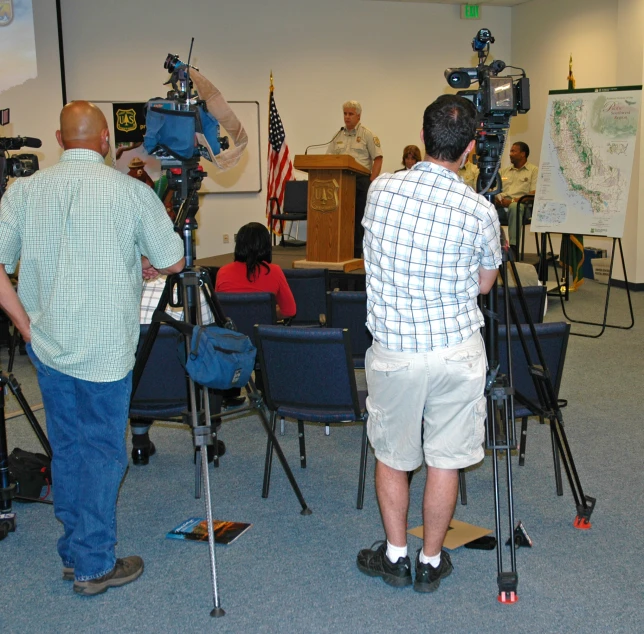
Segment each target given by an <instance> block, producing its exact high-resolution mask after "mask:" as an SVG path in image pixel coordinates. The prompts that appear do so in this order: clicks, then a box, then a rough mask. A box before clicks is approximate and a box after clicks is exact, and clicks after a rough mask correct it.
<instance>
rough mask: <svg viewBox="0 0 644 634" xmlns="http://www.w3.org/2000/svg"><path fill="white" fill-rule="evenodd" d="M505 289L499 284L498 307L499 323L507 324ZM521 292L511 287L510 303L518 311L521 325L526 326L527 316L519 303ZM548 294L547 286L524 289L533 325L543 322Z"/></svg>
mask: <svg viewBox="0 0 644 634" xmlns="http://www.w3.org/2000/svg"><path fill="white" fill-rule="evenodd" d="M504 289H505V287H504V286H502V285H501V284H499V285H498V286H497V306H498V311H499V323H500V324H504V323H505V309H504V300H505V290H504ZM518 293H519V292H518V291H517V289H516V287H512V286H511V287H510V295H509V297H510V301H511V302H512V304H513V306H514V308H515V309H516V311H517V317H518V318H519V323H522V324H526V323H528V320H527V319H526V315H525V313H524V312H523V308H522V306H521V303H520V302H519V294H518ZM546 293H547V289H546V287H545V286H526V287H525V288H523V296H524V298H525V302H526V306H527V308H528V314H529V315H530V319H531V320H532V323H533V324H540V323H542V322H543V312H544V309H545V305H546ZM510 319H512V312H510Z"/></svg>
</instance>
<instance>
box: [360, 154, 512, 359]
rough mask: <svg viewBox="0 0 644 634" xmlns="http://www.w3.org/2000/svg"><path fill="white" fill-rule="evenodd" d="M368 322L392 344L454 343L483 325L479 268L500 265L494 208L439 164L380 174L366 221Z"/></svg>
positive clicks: (412, 347) (418, 348)
mask: <svg viewBox="0 0 644 634" xmlns="http://www.w3.org/2000/svg"><path fill="white" fill-rule="evenodd" d="M362 224H363V226H364V229H365V236H364V260H365V270H366V273H367V326H368V328H369V330H370V331H371V333H372V335H373V337H374V339H375V340H376V341H378V342H379V343H380V344H382V345H383V346H385V347H386V348H388V349H389V350H398V351H404V352H426V351H431V350H435V349H438V348H445V347H450V346H453V345H456V344H458V343H460V342H461V341H465V340H466V339H468V338H469V337H470V336H471V335H472V334H473V333H474V332H476V331H477V330H479V328H480V327H481V326H482V325H483V316H482V314H481V312H480V310H479V309H478V306H477V302H476V299H477V296H478V294H479V285H478V270H479V267H483V268H485V269H495V268H498V267H499V266H500V264H501V245H500V227H499V220H498V216H497V213H496V210H495V209H494V206H493V205H491V204H490V203H489V202H488V201H486V200H485V199H484V198H483V197H482V196H479V195H478V194H476V193H475V192H474V191H473V190H472V189H471V188H470V187H468V186H467V185H465V183H463V181H462V180H461V179H460V178H459V177H458V176H457V175H456V174H454V172H452V171H450V170H448V169H447V168H445V167H442V166H439V165H437V164H435V163H429V162H422V163H417V164H416V165H415V166H414V167H413V168H412V169H411V170H407V171H403V172H398V173H396V174H383V175H382V176H380V177H379V178H377V179H376V180H375V181H374V182H373V183H372V184H371V187H370V189H369V195H368V200H367V208H366V211H365V216H364V220H363V222H362Z"/></svg>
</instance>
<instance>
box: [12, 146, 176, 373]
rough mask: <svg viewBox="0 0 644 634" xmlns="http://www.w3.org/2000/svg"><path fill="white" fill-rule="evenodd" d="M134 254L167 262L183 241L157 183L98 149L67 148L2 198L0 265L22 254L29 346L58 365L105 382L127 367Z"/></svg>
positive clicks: (134, 330)
mask: <svg viewBox="0 0 644 634" xmlns="http://www.w3.org/2000/svg"><path fill="white" fill-rule="evenodd" d="M141 255H146V256H147V257H148V258H149V260H150V262H151V263H152V265H153V266H155V267H157V268H165V267H168V266H171V265H173V264H176V263H177V262H178V261H179V260H180V259H181V257H182V256H183V243H182V241H181V238H180V237H179V236H178V235H177V234H176V233H175V232H174V230H173V227H172V222H171V221H170V219H169V218H168V215H167V214H166V211H165V208H164V207H163V204H162V203H161V201H160V200H159V199H158V198H157V196H156V195H155V193H154V191H152V189H151V188H150V187H148V186H147V185H144V184H143V183H141V182H140V181H138V180H136V179H134V178H131V177H130V176H126V175H125V174H121V173H120V172H118V171H116V170H115V169H114V168H112V167H108V166H107V165H105V163H104V161H103V158H102V157H101V155H100V154H98V153H97V152H94V151H92V150H84V149H75V150H67V151H66V152H64V153H63V155H62V156H61V159H60V162H59V163H58V164H57V165H54V166H52V167H50V168H48V169H45V170H42V171H40V172H37V173H36V174H34V175H33V176H30V177H29V178H19V179H18V180H16V181H15V182H14V183H13V184H12V185H11V187H9V189H8V190H7V193H6V194H5V196H4V197H3V199H2V207H1V210H0V263H2V264H5V265H6V270H7V272H9V273H11V272H12V271H14V270H15V268H16V265H17V263H18V259H19V258H20V279H19V283H18V295H19V297H20V300H21V302H22V304H23V306H24V307H25V310H26V311H27V314H28V315H29V319H30V321H31V337H32V345H33V349H34V352H35V353H36V355H37V356H38V358H39V359H40V360H41V361H42V362H43V363H44V364H45V365H48V366H50V367H52V368H54V369H55V370H58V371H59V372H62V373H64V374H67V375H69V376H72V377H75V378H78V379H82V380H85V381H93V382H107V381H117V380H120V379H122V378H124V377H125V376H126V375H127V374H128V372H129V371H130V370H131V369H132V367H133V366H134V354H135V351H136V346H137V342H138V339H139V304H140V301H141V284H142V274H141Z"/></svg>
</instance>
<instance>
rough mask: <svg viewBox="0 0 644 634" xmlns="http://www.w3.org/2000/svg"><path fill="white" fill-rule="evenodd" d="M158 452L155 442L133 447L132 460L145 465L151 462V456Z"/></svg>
mask: <svg viewBox="0 0 644 634" xmlns="http://www.w3.org/2000/svg"><path fill="white" fill-rule="evenodd" d="M156 452H157V448H156V447H155V446H154V443H153V442H150V443H149V444H147V445H143V446H142V447H132V462H133V463H134V464H136V465H145V464H148V462H150V456H153V455H154V454H155V453H156Z"/></svg>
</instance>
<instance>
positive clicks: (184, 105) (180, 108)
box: [143, 47, 229, 167]
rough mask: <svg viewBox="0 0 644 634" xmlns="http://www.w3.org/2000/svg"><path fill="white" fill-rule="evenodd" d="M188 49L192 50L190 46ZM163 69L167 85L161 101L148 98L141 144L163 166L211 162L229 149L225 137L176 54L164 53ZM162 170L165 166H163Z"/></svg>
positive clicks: (189, 67)
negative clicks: (144, 131)
mask: <svg viewBox="0 0 644 634" xmlns="http://www.w3.org/2000/svg"><path fill="white" fill-rule="evenodd" d="M191 48H192V47H191ZM163 67H164V68H165V69H166V70H167V71H168V72H169V73H170V79H168V81H167V82H166V83H165V84H164V85H167V84H171V85H172V88H173V89H172V90H170V91H168V93H167V96H166V98H165V99H160V98H156V99H151V100H150V101H149V102H148V104H147V107H146V110H147V112H146V133H145V138H144V139H143V145H144V147H145V149H146V151H147V152H148V153H149V154H152V155H154V156H156V157H157V158H158V159H159V160H160V161H161V162H162V165H163V164H164V162H165V163H173V162H174V163H176V162H177V161H178V162H193V161H198V160H199V159H200V158H202V157H203V158H206V159H208V160H209V161H212V160H213V159H214V157H215V156H216V155H217V154H219V153H220V152H221V151H222V150H226V149H228V147H229V142H228V137H221V136H219V122H218V121H217V119H215V117H213V116H212V114H210V113H209V112H208V109H207V107H206V103H205V101H203V100H201V99H200V98H199V95H198V94H197V91H196V90H194V89H193V84H192V81H191V80H190V69H191V68H194V69H195V70H199V69H198V68H196V67H194V66H191V65H190V64H189V63H184V62H182V61H181V60H180V59H179V56H178V55H174V54H173V53H168V55H167V57H166V59H165V62H164V63H163ZM164 167H165V165H164Z"/></svg>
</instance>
